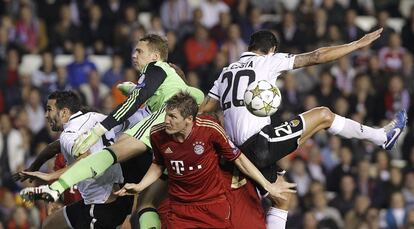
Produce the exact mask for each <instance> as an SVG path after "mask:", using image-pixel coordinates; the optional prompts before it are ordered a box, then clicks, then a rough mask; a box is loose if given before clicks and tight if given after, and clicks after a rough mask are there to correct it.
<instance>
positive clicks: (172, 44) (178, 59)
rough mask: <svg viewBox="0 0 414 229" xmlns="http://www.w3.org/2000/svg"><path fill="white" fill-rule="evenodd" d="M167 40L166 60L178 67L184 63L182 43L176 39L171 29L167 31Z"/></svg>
mask: <svg viewBox="0 0 414 229" xmlns="http://www.w3.org/2000/svg"><path fill="white" fill-rule="evenodd" d="M167 40H168V62H169V63H174V64H175V65H177V66H178V67H180V68H182V69H183V68H184V67H185V65H186V62H185V56H184V55H183V45H182V44H181V42H180V41H179V40H178V37H177V34H176V33H175V32H173V31H168V32H167Z"/></svg>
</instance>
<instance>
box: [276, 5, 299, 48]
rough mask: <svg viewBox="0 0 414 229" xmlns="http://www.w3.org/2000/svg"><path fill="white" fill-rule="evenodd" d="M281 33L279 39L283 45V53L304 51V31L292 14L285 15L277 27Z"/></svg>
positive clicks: (286, 13)
mask: <svg viewBox="0 0 414 229" xmlns="http://www.w3.org/2000/svg"><path fill="white" fill-rule="evenodd" d="M275 30H276V31H279V33H280V34H279V35H280V36H279V39H280V42H281V43H282V44H283V46H282V47H283V49H281V51H282V52H289V53H297V52H302V51H303V50H304V44H303V41H302V34H303V31H302V30H301V28H300V27H299V25H298V24H297V22H296V18H295V15H294V14H293V13H292V12H289V11H288V12H285V13H284V14H283V18H282V22H281V23H280V24H278V25H276V27H275Z"/></svg>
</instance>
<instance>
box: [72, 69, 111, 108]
mask: <svg viewBox="0 0 414 229" xmlns="http://www.w3.org/2000/svg"><path fill="white" fill-rule="evenodd" d="M79 91H80V92H81V93H82V94H83V96H85V100H86V104H87V105H88V106H89V107H95V108H97V109H100V108H101V107H102V102H103V100H104V98H105V96H106V95H107V94H109V93H110V89H109V88H108V87H107V86H106V85H105V84H103V83H101V76H100V75H99V73H98V72H97V71H96V70H92V71H90V72H89V77H88V83H84V84H82V85H81V86H80V87H79Z"/></svg>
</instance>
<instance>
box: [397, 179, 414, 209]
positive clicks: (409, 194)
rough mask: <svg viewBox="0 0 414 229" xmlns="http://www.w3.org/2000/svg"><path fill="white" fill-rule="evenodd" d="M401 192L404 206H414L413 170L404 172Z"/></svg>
mask: <svg viewBox="0 0 414 229" xmlns="http://www.w3.org/2000/svg"><path fill="white" fill-rule="evenodd" d="M400 188H401V186H400ZM400 190H401V189H400ZM402 194H403V196H404V199H405V206H406V207H407V208H412V207H414V171H407V173H406V174H405V180H404V187H403V188H402Z"/></svg>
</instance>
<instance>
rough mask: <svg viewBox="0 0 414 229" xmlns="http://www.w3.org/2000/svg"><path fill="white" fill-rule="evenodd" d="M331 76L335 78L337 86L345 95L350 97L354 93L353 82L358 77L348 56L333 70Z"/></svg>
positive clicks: (334, 66)
mask: <svg viewBox="0 0 414 229" xmlns="http://www.w3.org/2000/svg"><path fill="white" fill-rule="evenodd" d="M331 74H332V75H333V76H334V77H335V82H336V86H337V87H338V89H339V90H341V91H342V92H343V93H344V94H345V95H349V94H351V92H352V88H353V85H352V84H353V80H354V77H355V75H356V71H355V69H354V68H353V66H352V65H351V63H350V62H349V58H348V57H347V56H345V57H342V58H340V59H339V60H338V62H337V63H335V64H334V65H333V67H332V68H331Z"/></svg>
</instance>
